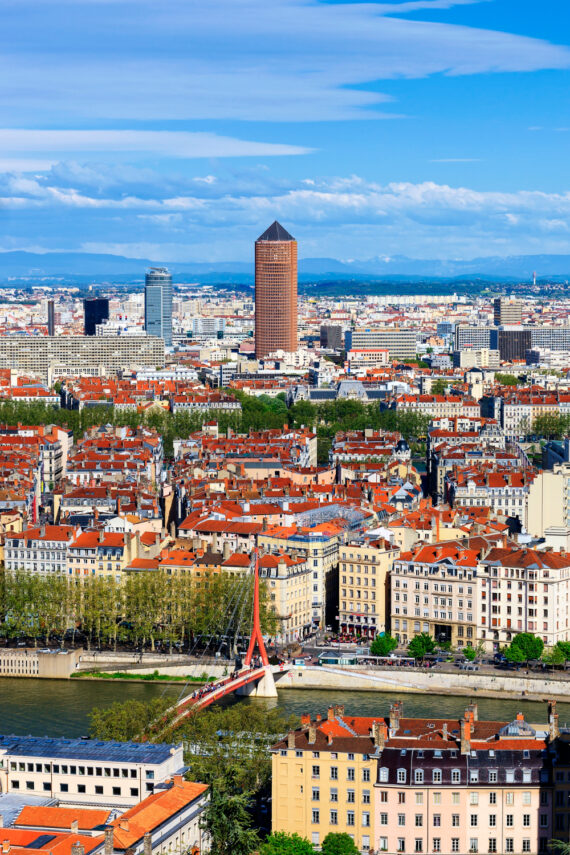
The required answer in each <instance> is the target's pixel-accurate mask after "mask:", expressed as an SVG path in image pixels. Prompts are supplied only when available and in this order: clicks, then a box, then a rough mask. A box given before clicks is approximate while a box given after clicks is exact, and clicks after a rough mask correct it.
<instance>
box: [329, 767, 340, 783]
mask: <svg viewBox="0 0 570 855" xmlns="http://www.w3.org/2000/svg"><path fill="white" fill-rule="evenodd" d="M331 781H338V766H331Z"/></svg>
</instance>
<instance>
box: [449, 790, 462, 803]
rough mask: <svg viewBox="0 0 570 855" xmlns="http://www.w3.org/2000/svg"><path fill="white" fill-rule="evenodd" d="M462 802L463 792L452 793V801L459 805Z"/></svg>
mask: <svg viewBox="0 0 570 855" xmlns="http://www.w3.org/2000/svg"><path fill="white" fill-rule="evenodd" d="M460 802H461V793H452V794H451V803H452V804H454V805H458V804H460Z"/></svg>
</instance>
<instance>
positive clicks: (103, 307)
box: [83, 297, 109, 335]
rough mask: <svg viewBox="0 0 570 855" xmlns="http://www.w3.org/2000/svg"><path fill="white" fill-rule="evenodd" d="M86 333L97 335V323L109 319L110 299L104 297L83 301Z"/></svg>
mask: <svg viewBox="0 0 570 855" xmlns="http://www.w3.org/2000/svg"><path fill="white" fill-rule="evenodd" d="M83 316H84V328H85V335H96V334H97V324H102V323H103V322H104V321H108V320H109V301H108V300H105V299H104V298H103V297H96V298H94V299H92V300H84V301H83Z"/></svg>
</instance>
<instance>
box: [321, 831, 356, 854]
mask: <svg viewBox="0 0 570 855" xmlns="http://www.w3.org/2000/svg"><path fill="white" fill-rule="evenodd" d="M321 855H360V850H359V849H358V848H357V847H356V845H355V843H354V840H353V839H352V837H351V836H350V835H349V834H333V833H332V832H331V833H330V834H327V836H326V837H325V839H324V840H323V845H322V846H321Z"/></svg>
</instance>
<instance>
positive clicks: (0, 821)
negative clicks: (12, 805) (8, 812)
mask: <svg viewBox="0 0 570 855" xmlns="http://www.w3.org/2000/svg"><path fill="white" fill-rule="evenodd" d="M0 828H4V816H3V814H1V813H0Z"/></svg>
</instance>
